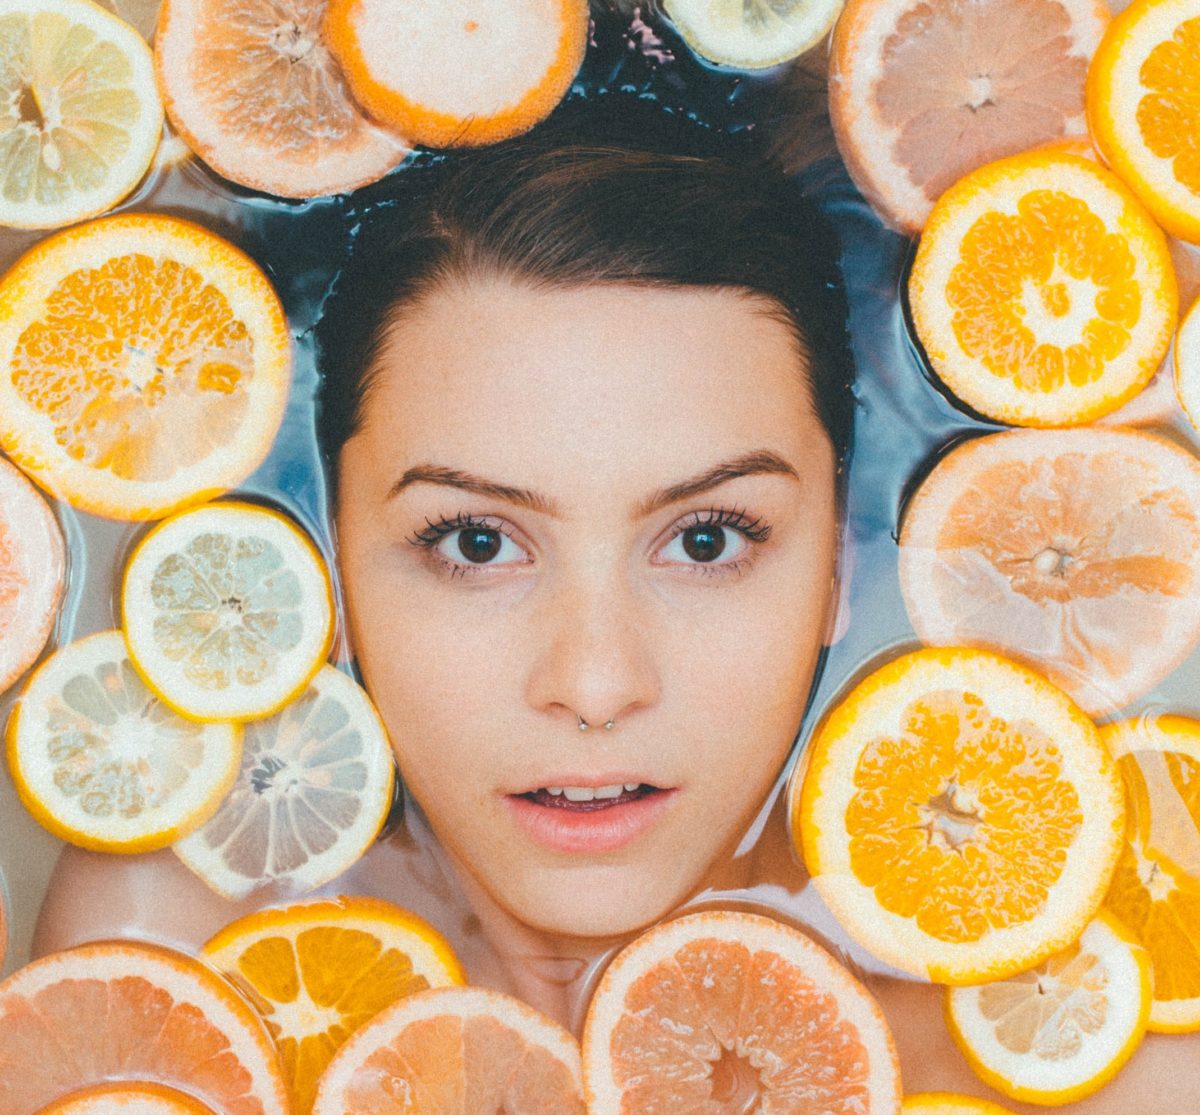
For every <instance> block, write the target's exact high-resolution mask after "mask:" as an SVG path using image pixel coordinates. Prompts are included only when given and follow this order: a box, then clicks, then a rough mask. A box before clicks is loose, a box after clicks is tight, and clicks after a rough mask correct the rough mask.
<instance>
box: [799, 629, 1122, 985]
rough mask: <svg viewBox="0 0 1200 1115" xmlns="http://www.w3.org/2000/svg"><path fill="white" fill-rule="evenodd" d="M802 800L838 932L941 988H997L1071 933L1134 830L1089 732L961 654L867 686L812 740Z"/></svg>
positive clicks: (1059, 708)
mask: <svg viewBox="0 0 1200 1115" xmlns="http://www.w3.org/2000/svg"><path fill="white" fill-rule="evenodd" d="M792 802H793V810H792V824H793V833H794V835H795V836H796V837H797V838H798V840H799V841H800V842H801V844H802V847H803V854H804V860H805V863H806V866H807V868H808V870H809V872H810V874H811V875H812V878H813V882H814V884H815V885H816V887H817V891H818V893H819V894H820V895H821V897H822V898H824V900H825V902H826V903H827V904H828V905H829V907H830V909H831V910H832V911H833V913H834V914H835V915H836V916H837V918H838V920H839V921H840V922H841V924H842V926H843V927H844V928H845V929H846V931H847V932H848V933H849V934H850V935H851V936H852V937H854V938H855V940H857V941H859V942H860V943H861V944H862V945H864V946H865V947H866V948H868V949H870V950H871V951H872V952H873V953H874V954H875V955H876V956H878V957H880V958H882V959H883V960H885V961H886V962H887V963H889V964H891V965H893V966H894V967H896V968H899V969H901V970H902V971H905V972H910V973H912V974H913V975H917V976H923V977H926V978H928V979H931V980H934V981H936V982H939V983H949V984H966V983H978V982H981V981H983V980H993V979H1002V978H1003V977H1005V976H1007V975H1011V974H1012V973H1014V972H1019V971H1022V970H1023V969H1025V968H1029V967H1031V966H1032V965H1034V964H1038V963H1040V962H1041V961H1042V960H1044V959H1046V957H1048V956H1050V955H1051V954H1052V953H1054V952H1056V951H1057V950H1058V949H1061V948H1064V947H1065V946H1066V945H1068V944H1069V943H1070V942H1071V941H1073V940H1075V939H1076V938H1077V937H1078V936H1079V934H1080V933H1081V932H1082V931H1083V928H1084V926H1085V925H1086V924H1087V923H1088V921H1089V920H1090V919H1091V918H1092V916H1093V915H1094V914H1095V913H1096V911H1097V910H1098V909H1099V907H1100V903H1101V901H1102V900H1103V898H1104V892H1105V890H1106V889H1107V887H1108V883H1109V880H1110V879H1111V878H1112V873H1113V868H1114V866H1115V865H1116V861H1117V856H1118V855H1119V853H1120V850H1121V844H1122V838H1123V836H1124V824H1125V802H1124V790H1123V788H1122V786H1121V779H1120V776H1119V775H1118V774H1117V770H1116V767H1115V765H1114V764H1113V761H1112V759H1111V757H1110V756H1109V754H1108V751H1107V750H1106V749H1105V747H1104V746H1103V744H1102V743H1101V742H1100V738H1099V735H1098V733H1097V731H1096V728H1095V725H1093V724H1092V722H1091V721H1090V720H1089V719H1088V718H1087V717H1086V716H1084V715H1083V713H1082V712H1080V711H1079V709H1078V708H1077V707H1076V706H1075V705H1074V704H1073V703H1072V702H1071V701H1070V700H1069V699H1068V698H1067V697H1066V695H1065V694H1063V693H1062V692H1061V691H1060V690H1058V689H1056V688H1055V687H1054V686H1052V685H1051V684H1050V683H1049V682H1047V681H1046V680H1044V679H1043V678H1042V677H1041V676H1040V675H1038V674H1035V673H1034V672H1033V671H1032V670H1029V669H1027V668H1025V667H1024V666H1021V665H1019V664H1018V663H1016V662H1011V661H1009V660H1008V659H1005V658H1001V657H1000V656H999V655H995V654H990V653H988V652H986V651H980V650H968V649H963V648H958V647H952V648H941V649H927V650H920V651H915V652H913V653H910V654H906V655H903V656H901V657H900V658H897V659H895V660H894V661H892V662H889V663H888V664H887V665H885V666H883V667H881V668H880V669H878V670H876V671H875V672H874V673H872V674H871V675H870V676H868V677H867V678H865V679H864V680H863V681H862V682H860V683H859V684H858V685H857V686H856V687H855V688H854V690H853V691H852V692H851V693H850V694H849V696H847V697H846V698H845V699H844V700H843V701H842V702H841V703H840V704H839V705H838V706H837V708H835V709H834V710H833V712H832V713H831V714H830V715H829V716H828V718H827V719H826V721H825V722H824V724H823V725H822V726H821V728H820V730H819V732H818V734H817V736H816V739H815V740H814V741H813V743H812V744H810V756H809V760H808V769H807V774H806V775H805V778H804V782H803V785H802V787H801V791H800V793H799V794H794V795H793V796H792Z"/></svg>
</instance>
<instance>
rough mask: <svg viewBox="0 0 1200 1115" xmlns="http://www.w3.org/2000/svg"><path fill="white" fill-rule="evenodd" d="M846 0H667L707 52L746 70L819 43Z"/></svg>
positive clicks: (680, 25) (688, 37)
mask: <svg viewBox="0 0 1200 1115" xmlns="http://www.w3.org/2000/svg"><path fill="white" fill-rule="evenodd" d="M843 3H845V0H663V8H664V9H665V10H666V13H667V15H669V16H670V17H671V21H672V22H673V23H674V24H675V27H676V29H677V30H678V31H679V33H680V34H681V35H682V36H683V38H684V40H685V41H686V42H687V44H688V46H690V47H691V48H692V50H694V51H695V52H696V53H697V54H698V55H700V57H701V58H707V59H708V60H709V61H710V62H718V63H721V64H723V65H726V66H736V67H738V68H739V69H743V70H756V69H763V68H765V67H767V66H775V65H778V64H779V63H780V62H786V61H787V60H788V59H789V58H795V57H796V56H797V55H800V54H803V53H804V52H805V51H806V50H808V49H809V48H810V47H814V46H816V45H817V43H819V42H820V41H821V40H822V39H823V38H824V37H825V36H826V35H827V34H828V33H829V29H830V28H831V27H832V26H833V24H834V22H835V21H836V20H837V17H838V13H839V12H840V11H841V10H842V5H843Z"/></svg>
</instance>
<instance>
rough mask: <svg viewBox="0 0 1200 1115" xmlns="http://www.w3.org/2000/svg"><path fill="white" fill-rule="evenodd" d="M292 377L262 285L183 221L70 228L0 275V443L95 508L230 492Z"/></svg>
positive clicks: (167, 503)
mask: <svg viewBox="0 0 1200 1115" xmlns="http://www.w3.org/2000/svg"><path fill="white" fill-rule="evenodd" d="M290 380H291V342H290V338H289V334H288V327H287V319H286V318H285V317H284V314H283V307H282V306H281V305H280V304H279V299H278V298H277V297H276V295H275V292H274V291H273V290H272V289H271V285H270V283H269V282H268V281H267V278H266V276H265V275H264V274H263V273H262V271H261V270H259V268H258V267H257V265H255V264H254V263H253V262H252V261H251V260H250V259H249V258H248V257H247V256H245V255H244V254H243V253H242V252H240V251H238V250H237V249H236V248H235V247H233V245H232V244H228V243H226V242H225V241H224V240H222V239H221V238H220V237H217V236H214V235H213V234H212V233H211V232H207V231H205V230H204V229H202V228H200V227H199V226H198V225H193V224H190V223H189V222H187V221H180V220H177V219H175V218H172V217H162V216H157V215H150V214H144V213H138V214H131V215H128V216H124V215H123V216H119V217H109V218H106V219H104V220H101V221H94V222H92V223H90V224H86V225H82V226H80V227H78V228H73V229H68V230H67V231H65V232H60V233H58V234H57V235H55V236H52V237H50V238H48V239H46V240H43V241H42V242H41V243H39V244H37V245H36V246H35V247H34V248H32V249H31V250H30V251H29V252H27V253H26V254H25V255H24V256H23V257H22V258H21V259H20V260H19V261H18V262H17V263H16V265H15V266H14V267H13V268H12V269H11V270H10V271H9V272H8V273H7V274H6V275H5V276H4V278H3V280H0V447H2V448H3V449H4V450H5V451H6V452H7V453H8V455H9V456H10V457H11V458H12V459H13V460H14V461H15V462H16V463H17V464H18V465H19V466H20V467H21V468H22V469H23V470H24V471H25V472H26V473H28V474H29V475H30V476H31V477H32V478H33V479H34V481H36V482H37V483H38V484H39V485H41V487H43V488H45V489H46V490H47V491H49V492H50V493H51V494H52V495H56V496H58V497H59V498H61V499H65V500H67V501H68V502H70V503H72V504H74V505H75V506H77V507H80V508H82V509H83V510H85V511H90V512H92V513H93V514H96V515H106V516H108V517H110V518H115V519H153V518H157V517H160V516H162V515H166V514H167V513H168V512H170V511H171V510H173V509H175V508H178V507H182V506H184V505H186V504H191V503H196V502H198V501H201V500H204V499H208V498H211V497H212V496H214V495H217V494H218V493H220V492H222V491H224V490H225V489H226V488H230V487H233V486H234V485H236V484H239V483H241V481H242V480H244V479H245V478H246V477H247V476H248V475H249V474H250V473H251V472H252V471H253V470H254V469H255V468H256V467H257V466H258V465H259V463H260V462H261V461H262V460H263V458H264V457H265V456H266V455H267V451H268V450H269V449H270V447H271V443H272V441H273V440H274V437H275V433H276V431H277V430H278V429H279V424H280V422H281V421H282V420H283V410H284V405H285V404H286V402H287V395H288V388H289V385H290Z"/></svg>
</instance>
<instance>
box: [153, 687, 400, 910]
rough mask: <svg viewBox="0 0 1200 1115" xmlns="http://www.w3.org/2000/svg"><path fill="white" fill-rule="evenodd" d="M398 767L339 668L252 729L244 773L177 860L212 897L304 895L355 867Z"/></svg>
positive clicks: (364, 700)
mask: <svg viewBox="0 0 1200 1115" xmlns="http://www.w3.org/2000/svg"><path fill="white" fill-rule="evenodd" d="M394 778H395V763H394V762H393V760H392V751H391V747H390V745H389V744H388V739H387V734H386V732H385V730H384V727H383V722H382V721H381V720H380V719H379V714H378V713H377V712H376V711H375V707H374V706H373V705H372V704H371V700H370V698H369V697H368V696H367V694H366V692H365V691H364V690H363V689H362V688H361V687H360V686H358V685H356V684H355V683H354V682H353V681H351V680H350V678H348V677H346V675H345V674H342V673H339V672H338V671H337V670H336V669H334V667H332V666H325V667H323V668H322V669H321V670H320V672H319V673H318V674H317V675H316V677H314V678H313V679H312V681H311V682H310V683H309V685H308V687H307V689H306V690H305V691H304V692H303V693H302V694H301V695H300V696H299V697H298V698H297V699H296V700H294V701H292V702H291V703H290V704H288V705H286V706H285V707H284V708H283V709H281V710H280V711H279V712H278V713H276V714H275V715H274V716H271V717H268V718H267V719H265V720H255V721H250V722H249V723H247V724H246V725H245V746H244V749H243V752H242V769H241V771H240V772H239V773H238V776H237V781H236V782H235V783H234V786H233V789H232V790H231V791H230V792H229V795H228V796H227V797H226V799H225V800H224V801H223V802H222V803H221V805H220V807H219V808H218V810H217V812H216V813H215V814H214V815H213V817H212V819H211V820H210V821H209V822H208V823H207V824H205V825H203V826H201V827H200V828H199V829H197V830H196V831H195V832H194V833H192V834H191V835H190V836H187V837H185V838H184V839H183V840H181V841H179V843H177V844H176V845H175V852H176V854H177V855H178V856H179V858H180V859H181V860H183V862H184V863H185V864H187V866H188V867H190V868H191V869H192V870H193V871H194V872H195V873H196V874H197V875H199V876H200V878H202V879H203V880H204V881H205V882H206V883H207V884H208V885H209V886H210V887H211V888H212V889H213V890H215V891H216V892H217V893H218V894H220V895H223V896H224V897H226V898H244V897H245V896H246V895H248V894H250V893H251V892H252V891H254V890H257V889H258V888H260V887H264V886H267V885H271V884H274V885H275V886H276V887H277V888H278V889H280V890H281V891H283V892H285V893H294V894H303V893H305V892H307V891H310V890H313V889H314V888H315V887H319V886H321V885H322V884H324V883H327V882H329V880H330V879H333V878H335V877H336V876H338V875H340V874H341V873H342V872H343V871H345V870H346V869H347V868H348V867H350V866H351V864H353V863H355V862H356V861H357V860H358V859H359V857H360V856H362V854H363V853H364V852H365V851H366V850H367V848H368V847H369V846H370V844H371V842H372V841H373V840H374V839H375V837H376V835H377V834H378V832H379V829H380V827H381V826H382V825H383V822H384V820H385V819H386V817H387V813H388V809H389V808H390V807H391V804H392V790H393V783H394Z"/></svg>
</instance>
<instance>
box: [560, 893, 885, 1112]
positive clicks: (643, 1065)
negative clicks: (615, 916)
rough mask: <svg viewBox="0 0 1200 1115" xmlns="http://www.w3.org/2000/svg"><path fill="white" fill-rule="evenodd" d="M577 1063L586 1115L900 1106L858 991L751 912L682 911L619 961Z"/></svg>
mask: <svg viewBox="0 0 1200 1115" xmlns="http://www.w3.org/2000/svg"><path fill="white" fill-rule="evenodd" d="M583 1061H584V1086H585V1091H586V1094H587V1100H588V1112H589V1115H609V1113H612V1115H616V1113H618V1112H622V1113H623V1112H633V1111H664V1112H666V1111H672V1112H674V1111H697V1112H699V1111H705V1112H710V1111H711V1112H719V1111H720V1112H724V1111H752V1110H753V1111H857V1112H861V1113H862V1115H874V1113H876V1112H879V1113H882V1112H887V1113H888V1115H893V1113H894V1112H895V1111H896V1109H897V1106H898V1105H899V1103H900V1068H899V1063H898V1061H897V1058H896V1050H895V1047H894V1045H893V1043H892V1037H891V1033H890V1032H889V1030H888V1027H887V1023H886V1022H885V1021H884V1018H883V1014H882V1012H881V1011H880V1009H879V1006H878V1004H877V1003H876V1002H875V1000H874V999H873V998H872V997H871V995H870V994H869V993H868V992H867V990H866V988H864V987H863V986H862V984H860V983H859V982H858V980H856V979H855V978H854V977H853V976H852V975H851V974H850V973H849V972H848V971H847V970H846V969H845V968H843V967H842V966H841V965H840V964H838V963H837V962H836V961H835V960H834V959H833V958H832V957H831V956H829V954H828V953H826V952H825V951H824V950H823V949H822V948H820V947H819V946H817V945H815V944H814V943H813V942H812V941H810V940H809V939H808V938H807V937H806V936H804V934H802V933H799V932H797V931H796V930H794V929H791V928H789V927H788V926H785V925H781V924H780V923H779V922H776V921H772V920H771V919H770V918H764V917H760V916H758V915H755V914H742V913H733V912H728V911H706V912H704V913H700V914H691V915H688V916H686V917H682V918H679V919H677V920H675V921H671V922H667V923H666V924H664V925H660V926H657V927H655V928H654V929H652V930H650V931H649V932H648V933H645V934H643V935H642V936H641V937H639V938H638V939H637V940H636V941H634V942H633V944H631V945H629V946H628V947H627V948H626V949H625V950H624V951H623V952H621V953H620V954H618V956H617V958H616V959H615V960H614V961H613V962H612V964H610V965H609V967H608V969H607V970H606V971H605V973H604V977H603V978H602V980H601V981H600V985H599V986H598V987H597V989H596V992H595V995H594V996H593V998H592V1002H591V1005H590V1006H589V1008H588V1015H587V1021H586V1023H585V1025H584V1033H583Z"/></svg>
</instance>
